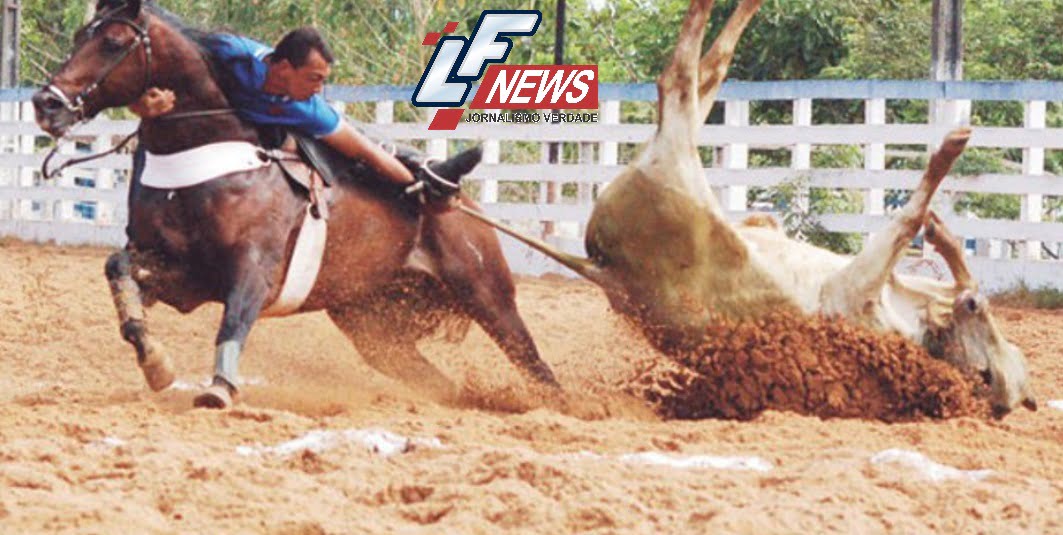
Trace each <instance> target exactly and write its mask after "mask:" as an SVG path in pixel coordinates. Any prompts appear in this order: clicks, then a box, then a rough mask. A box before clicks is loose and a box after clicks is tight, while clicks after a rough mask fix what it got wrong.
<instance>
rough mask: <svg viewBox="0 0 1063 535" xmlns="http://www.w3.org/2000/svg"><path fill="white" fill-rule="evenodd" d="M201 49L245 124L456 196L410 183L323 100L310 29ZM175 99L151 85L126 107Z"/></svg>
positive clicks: (321, 47) (317, 48) (319, 59)
mask: <svg viewBox="0 0 1063 535" xmlns="http://www.w3.org/2000/svg"><path fill="white" fill-rule="evenodd" d="M208 47H209V51H210V52H211V53H212V54H213V55H214V57H215V58H216V61H217V62H219V63H220V64H221V66H222V67H223V69H224V70H225V71H226V72H225V73H219V74H220V75H221V76H225V77H226V78H227V79H229V80H230V82H231V83H230V84H229V87H227V88H226V94H227V96H228V98H229V100H230V103H231V104H232V106H233V108H234V109H235V110H236V113H237V114H238V115H239V116H240V117H242V118H243V119H244V120H246V121H248V122H250V123H253V124H256V125H259V126H266V127H279V128H280V129H282V134H283V132H284V131H287V130H292V131H294V132H296V133H299V134H302V135H304V136H309V137H313V138H315V139H319V140H321V141H323V142H325V143H326V144H327V145H328V146H330V147H332V148H333V149H335V150H336V151H338V152H339V153H341V154H343V155H344V156H346V157H348V158H351V159H353V160H359V161H362V162H364V163H366V164H367V165H369V166H370V167H372V168H373V169H374V170H376V171H377V172H378V173H379V174H380V176H382V177H384V178H385V179H386V180H388V181H390V182H392V183H394V184H396V185H398V186H401V187H402V189H403V191H405V192H406V194H407V195H409V196H412V197H413V198H415V199H419V200H421V201H422V202H423V201H424V200H425V199H426V197H425V196H424V195H416V194H419V193H421V191H422V190H423V189H425V187H428V188H431V191H432V192H434V193H435V194H436V195H437V196H447V195H453V194H454V193H456V192H457V191H458V189H457V188H454V187H451V185H450V184H446V183H441V182H438V181H433V182H432V183H431V184H426V183H422V182H419V181H418V180H416V179H414V176H413V174H412V173H411V172H410V170H409V169H408V168H407V167H406V165H404V164H403V163H402V162H400V161H399V159H398V158H396V157H395V156H394V155H393V154H392V153H389V152H388V151H385V150H384V149H383V148H382V147H381V146H380V145H379V144H377V143H375V142H373V141H372V140H370V139H369V138H367V137H366V136H365V135H364V134H362V133H361V132H359V131H358V130H357V129H356V128H355V127H354V126H353V125H351V124H350V123H349V122H348V121H346V120H344V119H343V117H341V116H340V114H339V113H337V112H336V110H334V109H333V108H332V107H331V106H329V105H328V103H327V102H325V99H324V98H322V97H321V90H322V89H323V88H324V85H325V81H326V80H327V79H328V76H329V74H330V72H331V64H332V63H333V61H334V59H333V55H332V52H331V51H330V50H329V47H328V44H326V42H325V39H324V38H323V37H322V36H321V34H320V33H319V32H318V31H317V30H316V29H314V28H312V27H302V28H298V29H296V30H293V31H291V32H289V33H288V34H287V35H285V36H284V37H283V38H281V40H280V41H279V42H278V43H277V46H276V47H275V48H270V47H269V46H267V45H264V44H262V43H259V42H257V41H255V40H252V39H249V38H247V37H242V36H237V35H232V34H226V33H219V34H216V35H213V36H211V39H210V41H209V44H208ZM175 101H176V97H175V95H174V93H173V91H171V90H169V89H160V88H157V87H152V88H150V89H149V90H148V91H147V92H145V93H144V95H143V96H142V97H141V99H140V100H139V101H138V102H136V103H134V104H132V105H130V106H129V109H130V110H132V111H133V112H134V113H136V114H137V115H139V116H140V117H142V118H156V117H161V116H163V115H165V114H167V113H169V112H170V111H172V110H173V107H174V103H175ZM290 148H294V147H290ZM137 171H138V172H139V166H138V170H137ZM432 179H433V177H432V176H431V175H430V174H424V176H423V178H422V179H421V180H432Z"/></svg>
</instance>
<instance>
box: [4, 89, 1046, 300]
mask: <svg viewBox="0 0 1063 535" xmlns="http://www.w3.org/2000/svg"><path fill="white" fill-rule="evenodd" d="M412 89H413V88H412V87H395V86H379V87H342V86H330V87H328V88H326V92H325V96H326V98H327V99H329V100H330V101H331V102H333V103H334V104H335V105H337V106H338V107H342V106H344V105H346V104H350V103H373V109H374V111H373V113H372V118H371V119H370V121H369V122H368V123H367V124H366V127H367V129H368V130H369V132H370V133H371V134H372V135H374V136H377V137H381V138H388V139H394V140H402V141H408V142H414V143H417V144H420V145H421V146H423V147H424V148H425V149H426V151H427V152H428V153H429V154H431V155H432V156H436V157H443V156H446V155H447V154H448V152H450V151H451V150H454V149H455V148H457V147H458V146H460V145H461V143H462V141H459V140H465V141H466V142H467V141H473V142H477V143H482V144H483V146H484V149H485V158H484V163H482V164H481V165H480V166H479V167H478V168H477V169H476V170H475V171H474V172H473V174H472V175H471V176H470V177H468V178H467V179H466V180H467V182H471V183H472V184H473V186H472V187H473V191H475V193H476V195H478V200H479V201H480V202H481V204H482V205H483V206H484V209H485V210H486V211H487V212H488V213H489V214H491V215H493V216H495V217H499V218H503V219H506V220H507V221H510V222H512V223H516V224H518V225H523V226H524V228H526V229H529V230H532V231H539V230H541V229H545V231H546V236H545V237H546V238H547V239H548V240H550V241H553V242H554V243H555V244H557V245H559V246H560V247H562V248H564V249H567V250H570V251H571V252H576V253H579V252H582V247H581V245H580V242H581V239H582V229H583V228H585V225H586V222H587V219H588V218H589V216H590V212H591V208H592V205H593V199H594V197H595V195H596V193H597V191H598V190H600V189H601V188H602V187H606V186H607V185H608V183H609V181H610V180H612V178H614V177H615V176H616V175H617V174H618V173H619V172H620V170H621V169H622V168H623V165H624V163H625V162H624V161H622V158H621V155H622V151H621V148H624V147H628V146H629V145H632V144H641V143H643V142H645V141H646V140H647V139H649V138H650V137H651V136H652V135H653V133H654V131H655V128H656V127H655V126H654V125H652V124H627V123H623V122H622V121H621V114H620V110H621V104H622V103H624V102H629V103H630V102H652V101H654V100H656V88H655V86H653V85H652V84H636V85H624V84H603V85H602V87H601V88H600V92H599V94H600V98H601V100H602V103H601V108H600V109H599V110H598V111H599V118H600V122H599V123H597V124H565V125H554V124H483V123H463V124H460V125H459V126H458V128H457V129H456V130H454V131H450V132H443V131H429V130H428V129H427V127H426V124H425V123H424V122H411V123H407V122H394V117H395V108H396V104H397V103H400V104H401V103H405V102H407V101H408V99H409V95H410V94H411V93H412ZM31 93H32V90H31V89H26V88H20V89H5V90H0V149H2V150H0V236H4V235H9V236H17V237H20V238H23V239H30V240H38V241H50V240H54V241H57V242H61V243H92V244H105V245H121V244H122V242H123V241H124V225H125V216H126V213H125V196H126V185H125V174H126V171H127V170H128V169H129V168H130V167H131V160H130V158H129V156H128V155H115V156H109V157H106V158H102V159H100V160H97V161H94V162H90V163H86V164H83V165H82V166H80V167H79V168H78V169H73V170H68V171H67V172H65V173H64V176H63V177H62V178H61V179H59V180H58V181H57V182H56V183H54V184H42V183H41V181H40V179H39V176H37V173H36V172H35V170H36V169H37V168H39V166H40V163H41V161H42V159H43V152H44V148H43V147H44V145H45V143H42V138H43V134H42V133H41V132H40V130H39V129H38V128H37V126H36V125H35V124H34V123H33V120H32V108H31V107H30V106H29V104H28V100H29V97H30V95H31ZM719 100H720V101H722V106H723V109H724V121H723V124H718V125H717V124H712V125H705V126H704V127H703V128H702V129H701V130H700V132H699V134H698V142H699V144H701V145H702V146H703V147H706V150H710V151H712V152H713V154H715V157H714V158H712V160H713V162H712V164H710V165H709V166H708V167H706V169H705V179H706V181H707V182H708V184H709V185H711V186H713V187H714V188H716V190H717V192H718V195H719V196H720V200H721V204H722V205H723V206H724V207H725V209H727V210H728V214H729V216H730V217H731V218H733V219H740V218H742V217H744V216H745V215H746V214H747V213H748V212H749V211H750V210H751V209H757V208H760V207H759V206H757V207H754V206H751V205H750V204H749V202H748V195H747V193H748V191H749V189H750V188H767V187H772V186H777V185H779V184H782V183H784V182H788V181H793V180H795V179H800V182H801V184H802V187H809V188H829V189H832V190H848V191H856V192H859V193H861V194H862V196H863V212H862V213H859V214H846V213H834V214H823V215H822V216H820V217H819V220H820V222H821V224H822V225H823V227H824V228H825V229H827V230H829V231H832V232H847V233H857V234H864V235H866V234H870V233H873V232H876V231H877V230H878V229H881V228H882V227H883V225H884V224H885V221H886V219H887V217H888V216H887V215H886V214H887V213H888V211H889V207H888V206H886V199H887V195H886V193H887V191H888V190H910V189H912V188H914V187H915V186H916V185H917V184H918V182H919V179H920V177H921V172H920V171H911V170H892V169H886V162H887V151H886V148H887V147H888V146H897V145H903V146H905V150H906V151H908V152H909V153H912V152H913V151H912V148H911V147H912V146H917V147H927V148H928V149H929V148H930V147H933V146H934V145H935V144H936V143H938V142H939V141H940V140H941V138H942V137H943V136H944V134H945V133H946V132H947V131H949V130H950V129H952V128H954V127H955V126H956V125H957V124H963V123H964V122H965V121H966V119H967V117H968V116H969V113H970V109H971V102H972V101H986V102H1003V101H1010V102H1017V103H1021V105H1022V106H1023V110H1024V117H1023V125H1022V126H985V127H976V128H975V129H974V133H973V135H972V138H971V141H970V143H969V144H968V145H969V146H970V147H991V148H1001V149H1021V150H1022V161H1021V163H1020V164H1019V165H1017V166H1016V167H1018V169H1016V171H1017V172H1016V174H999V173H996V174H983V175H978V176H970V177H967V176H962V177H961V176H952V177H949V179H948V180H946V181H945V183H944V184H943V185H942V192H943V193H944V195H939V199H946V198H947V197H948V196H949V195H950V194H951V195H954V196H955V195H963V194H969V193H981V194H1003V195H1013V196H1017V197H1018V198H1019V201H1020V206H1021V214H1020V217H1019V218H1018V219H1017V220H986V219H977V218H974V217H971V216H970V214H953V213H951V206H946V207H945V208H944V209H941V211H943V212H945V215H944V217H945V220H946V223H947V224H948V225H949V227H950V229H951V230H952V231H953V232H954V233H955V234H957V235H960V236H963V237H964V238H965V239H967V240H968V241H969V242H973V243H974V244H975V246H974V248H973V251H970V254H971V258H970V262H971V265H972V269H973V270H974V271H975V275H976V276H977V277H979V278H980V279H982V281H983V287H984V288H987V289H990V290H992V289H1003V288H1006V287H1009V286H1012V285H1014V284H1015V283H1017V282H1020V281H1024V282H1026V283H1028V284H1031V285H1034V286H1037V285H1042V284H1049V285H1053V286H1055V287H1057V288H1060V287H1063V262H1060V261H1058V260H1056V259H1054V258H1053V257H1056V258H1058V257H1059V256H1060V254H1061V253H1063V249H1061V242H1063V223H1061V222H1058V221H1057V220H1058V219H1063V214H1060V213H1059V212H1058V211H1057V212H1052V211H1049V210H1046V207H1047V206H1053V204H1052V203H1046V200H1052V199H1054V198H1057V197H1063V177H1060V176H1054V175H1049V174H1046V169H1045V157H1046V155H1048V154H1051V153H1050V152H1049V151H1058V150H1063V127H1060V125H1059V124H1052V125H1050V124H1048V121H1046V119H1047V117H1049V115H1050V114H1049V113H1048V110H1049V108H1048V106H1049V103H1053V104H1052V105H1053V106H1063V82H923V81H918V82H916V81H884V80H858V81H792V82H728V83H726V84H724V87H723V89H722V90H721V92H720V96H719ZM824 100H830V101H839V100H851V101H862V103H863V108H864V118H865V121H864V123H862V124H814V122H813V119H812V118H813V114H812V110H813V103H814V102H817V101H824ZM891 100H926V101H929V110H930V116H931V119H930V122H929V123H928V124H892V123H891V124H887V120H886V110H887V102H888V101H891ZM756 101H774V102H779V101H789V102H790V103H791V105H792V121H791V122H790V123H789V124H750V120H749V116H750V103H751V102H756ZM1055 113H1056V115H1055V117H1058V116H1063V110H1060V111H1056V112H1055ZM1056 120H1057V121H1058V120H1059V119H1058V118H1057V119H1056ZM135 128H136V123H135V122H134V121H128V120H106V119H98V120H96V121H94V122H92V123H89V124H87V125H83V126H82V127H80V128H79V129H78V130H77V134H76V136H75V138H74V139H76V140H80V141H81V144H80V146H78V145H76V144H74V143H71V144H68V145H66V146H64V152H66V153H68V154H74V153H76V152H78V151H84V150H88V149H91V150H93V151H98V150H101V149H106V148H109V147H110V146H111V143H113V141H114V140H115V139H114V138H116V137H117V136H122V135H125V134H128V133H129V132H131V131H133V130H134V129H135ZM513 142H523V147H524V150H525V151H527V150H529V149H528V146H529V145H531V146H535V147H538V148H539V149H538V150H539V152H540V153H541V157H538V156H537V157H536V158H532V159H533V160H535V159H538V161H531V162H529V161H528V159H527V158H526V157H525V158H524V159H523V160H522V161H513V159H512V158H509V157H508V156H507V152H506V151H503V150H502V149H503V145H502V144H503V143H507V144H511V143H513ZM551 142H563V143H569V144H574V145H575V146H576V147H578V150H575V151H571V150H570V151H569V152H570V154H573V153H574V154H576V156H573V157H570V158H569V159H566V160H565V161H562V162H561V163H549V161H548V160H547V157H546V153H547V150H546V146H547V144H548V143H551ZM824 145H844V146H859V147H860V148H861V149H862V151H863V162H862V167H860V168H852V169H823V168H815V167H813V165H812V158H811V154H812V151H813V149H814V148H815V147H817V146H824ZM506 146H507V147H509V146H510V145H506ZM531 150H533V151H534V150H535V149H534V148H533V149H531ZM758 150H770V151H780V150H781V151H788V152H789V153H790V160H791V164H790V166H789V167H767V168H750V155H751V152H754V151H758ZM914 152H915V153H916V154H917V155H918V154H919V152H920V151H914ZM631 153H632V152H631V151H630V150H629V149H628V150H626V151H625V152H624V153H623V154H624V155H627V154H631ZM525 156H526V155H525ZM4 173H6V174H4ZM529 184H530V185H531V186H529ZM561 186H564V187H561ZM514 189H516V190H517V191H518V193H519V194H518V195H514V194H513V193H512V191H513V190H514ZM1057 204H1059V203H1057ZM939 208H940V207H939ZM504 248H505V251H506V254H507V257H508V258H509V260H510V262H511V265H512V266H513V268H514V270H515V271H517V272H522V273H529V274H537V273H541V272H544V271H563V268H560V267H559V266H556V265H554V264H552V263H550V262H549V261H548V260H546V259H544V258H542V257H541V256H539V255H538V254H537V253H533V252H531V251H529V250H528V249H526V248H523V247H521V246H519V245H517V244H516V243H515V242H512V241H510V240H508V239H504ZM935 265H936V266H937V267H933V268H929V267H927V266H935ZM905 269H908V270H911V271H920V270H922V271H923V272H927V270H929V271H932V273H926V274H930V275H935V274H937V273H946V272H947V270H944V269H943V268H942V266H941V265H940V264H934V261H932V260H930V259H929V258H922V257H918V256H915V257H912V258H909V259H907V260H906V268H905Z"/></svg>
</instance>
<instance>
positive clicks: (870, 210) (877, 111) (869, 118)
mask: <svg viewBox="0 0 1063 535" xmlns="http://www.w3.org/2000/svg"><path fill="white" fill-rule="evenodd" d="M864 123H865V124H868V125H884V124H886V99H884V98H871V99H867V100H864ZM864 169H865V170H867V171H882V170H885V169H886V144H885V143H868V144H867V146H865V147H864ZM885 213H886V190H885V189H884V188H871V189H868V190H866V191H865V192H864V215H869V216H878V215H883V214H885ZM871 236H872V235H871V234H867V235H866V236H864V243H865V244H867V242H868V240H870V239H871Z"/></svg>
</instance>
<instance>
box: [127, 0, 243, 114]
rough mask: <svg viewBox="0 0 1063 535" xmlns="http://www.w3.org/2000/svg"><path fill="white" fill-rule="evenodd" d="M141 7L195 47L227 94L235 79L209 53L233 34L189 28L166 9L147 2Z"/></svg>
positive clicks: (228, 70)
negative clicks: (217, 41) (225, 37)
mask: <svg viewBox="0 0 1063 535" xmlns="http://www.w3.org/2000/svg"><path fill="white" fill-rule="evenodd" d="M142 5H143V9H144V10H146V11H147V12H148V13H150V14H152V15H154V16H155V17H156V18H158V19H159V20H162V21H163V22H164V23H166V25H167V26H170V27H171V28H173V29H175V30H177V31H178V33H180V34H181V36H183V37H184V38H185V39H188V40H189V41H191V42H192V44H194V45H195V46H196V49H197V50H198V51H199V54H200V56H202V57H203V59H204V60H205V61H206V62H207V65H208V66H209V67H210V73H211V76H212V77H213V78H214V80H215V81H216V82H217V83H218V85H219V86H221V89H222V92H224V93H225V94H228V93H229V89H231V88H232V87H233V86H234V84H235V79H234V78H233V74H232V71H231V70H230V69H227V68H223V66H222V65H221V63H220V60H219V59H218V58H217V57H216V56H215V55H214V54H213V53H212V52H211V48H212V47H211V45H212V44H213V43H214V42H215V41H216V40H217V39H218V38H219V37H220V36H222V35H225V34H230V33H233V32H229V31H214V30H204V29H201V28H196V27H194V26H190V25H189V24H188V23H186V22H185V21H184V19H182V18H181V17H179V16H178V15H176V14H174V13H173V12H171V11H169V10H167V9H166V8H163V7H161V6H159V5H158V4H156V3H155V2H151V1H148V2H144V3H143V4H142Z"/></svg>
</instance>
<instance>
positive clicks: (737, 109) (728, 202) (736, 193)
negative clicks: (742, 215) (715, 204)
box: [723, 100, 749, 212]
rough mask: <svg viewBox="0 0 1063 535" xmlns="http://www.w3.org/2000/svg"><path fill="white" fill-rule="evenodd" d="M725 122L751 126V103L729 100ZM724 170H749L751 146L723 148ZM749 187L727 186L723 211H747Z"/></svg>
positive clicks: (733, 124) (731, 124)
mask: <svg viewBox="0 0 1063 535" xmlns="http://www.w3.org/2000/svg"><path fill="white" fill-rule="evenodd" d="M723 122H724V124H726V125H727V126H749V101H748V100H728V101H726V102H725V104H724V110H723ZM723 167H724V169H748V168H749V144H748V143H728V144H727V145H725V146H724V148H723ZM748 189H749V188H748V187H747V186H726V187H725V188H724V190H723V195H724V198H723V209H724V210H725V211H728V212H745V211H746V205H747V202H746V191H747V190H748Z"/></svg>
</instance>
